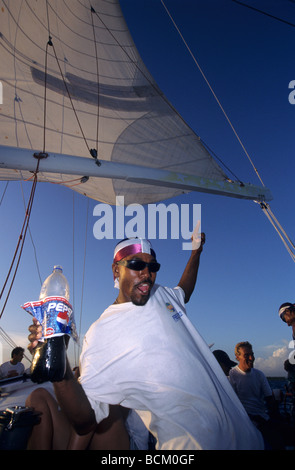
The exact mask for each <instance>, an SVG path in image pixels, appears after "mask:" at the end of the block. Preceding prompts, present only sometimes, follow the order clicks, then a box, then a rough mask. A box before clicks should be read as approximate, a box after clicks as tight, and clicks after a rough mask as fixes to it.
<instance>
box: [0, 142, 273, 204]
mask: <svg viewBox="0 0 295 470" xmlns="http://www.w3.org/2000/svg"><path fill="white" fill-rule="evenodd" d="M38 153H39V151H37V150H36V151H33V150H30V149H20V148H14V147H7V146H1V147H0V169H15V170H19V171H30V172H34V171H35V170H36V166H37V160H36V158H35V157H34V154H38ZM96 163H98V162H97V161H96V160H95V159H93V158H91V157H89V158H85V157H77V156H73V155H64V154H59V153H50V154H48V156H47V157H46V158H42V159H41V160H40V163H39V172H40V173H42V172H44V173H63V174H68V175H77V176H81V179H82V178H83V177H85V176H87V177H89V178H90V177H91V178H110V179H121V180H122V179H123V180H125V181H129V182H134V183H141V184H150V185H155V186H162V187H163V186H165V187H171V188H178V189H181V190H183V191H184V192H186V191H187V192H189V191H199V192H205V193H213V194H219V195H224V196H230V197H236V198H241V199H249V200H257V201H265V202H267V201H269V200H271V199H272V196H271V193H270V191H269V190H268V189H267V188H265V187H259V186H255V185H252V184H241V183H239V182H232V181H227V180H214V179H209V178H205V177H203V176H194V175H188V174H185V173H179V172H172V171H170V170H163V169H158V168H147V167H144V166H141V165H131V164H126V163H120V162H112V161H105V160H100V159H99V164H98V165H97V164H96ZM2 179H5V178H4V177H3V178H2Z"/></svg>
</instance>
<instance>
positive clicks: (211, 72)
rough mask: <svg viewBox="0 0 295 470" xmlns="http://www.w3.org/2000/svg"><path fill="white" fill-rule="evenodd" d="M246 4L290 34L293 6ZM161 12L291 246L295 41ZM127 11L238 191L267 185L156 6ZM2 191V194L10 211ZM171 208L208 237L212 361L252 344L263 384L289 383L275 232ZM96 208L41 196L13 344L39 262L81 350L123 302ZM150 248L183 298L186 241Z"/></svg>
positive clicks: (200, 298)
mask: <svg viewBox="0 0 295 470" xmlns="http://www.w3.org/2000/svg"><path fill="white" fill-rule="evenodd" d="M244 3H246V4H247V5H252V6H255V7H256V8H258V9H260V10H263V11H265V12H268V13H269V14H271V15H273V16H277V17H279V18H281V19H282V20H286V21H288V22H291V23H293V24H295V3H294V2H292V1H290V0H280V1H279V2H278V1H277V0H276V1H275V0H255V1H254V0H247V1H246V0H245V2H244ZM165 4H166V5H167V7H168V8H169V10H170V13H171V14H172V15H173V17H174V19H175V21H176V22H177V25H178V27H179V29H180V30H181V32H182V34H183V36H184V37H185V40H186V41H187V43H188V45H189V46H190V48H191V50H192V52H193V54H194V55H195V57H196V59H197V60H198V62H199V64H200V66H201V67H202V69H203V71H204V73H205V75H206V77H207V79H208V80H209V82H210V84H211V86H212V87H213V89H214V91H215V93H216V95H217V96H218V98H219V100H220V102H221V103H222V106H223V107H224V109H225V111H226V113H227V114H228V116H229V118H230V120H231V122H232V123H233V125H234V127H235V129H236V130H237V133H238V134H239V136H240V139H241V141H242V142H243V144H244V146H245V147H246V149H247V151H248V153H249V155H250V156H251V158H252V160H253V162H254V164H255V166H256V168H257V169H258V171H259V174H260V176H261V177H262V180H263V182H264V184H265V185H266V186H267V187H269V188H270V190H271V191H272V194H273V201H272V202H271V204H270V205H271V208H272V210H273V212H274V213H275V215H276V217H277V218H278V219H279V221H280V223H281V224H282V226H283V227H284V228H285V229H286V231H287V233H288V234H289V236H290V237H291V238H295V237H294V234H295V222H294V196H293V175H294V169H295V168H294V166H295V163H294V121H295V105H292V104H291V103H290V102H289V99H288V97H289V95H290V93H291V90H290V89H289V88H288V85H289V83H290V82H291V81H292V80H295V62H294V45H295V29H294V27H292V26H290V25H287V24H286V23H283V22H280V21H278V20H276V19H274V18H271V17H270V16H266V15H263V14H261V13H258V12H257V11H253V10H251V9H249V8H245V7H243V6H241V5H239V4H237V3H236V2H233V1H231V0H181V1H180V0H165ZM121 5H122V8H123V12H124V14H125V17H126V20H127V23H128V25H129V28H130V31H131V34H132V35H133V38H134V40H135V42H136V45H137V47H138V50H139V52H140V54H141V56H142V58H143V60H144V62H145V63H146V65H147V67H148V68H149V70H150V72H151V73H152V75H153V76H154V78H155V79H156V81H157V83H158V85H159V87H160V88H161V89H162V91H163V92H164V93H165V95H166V96H167V97H168V99H169V100H170V101H171V103H172V104H173V105H174V107H175V108H176V109H177V110H178V111H179V112H180V114H181V115H182V116H183V118H184V119H185V120H186V122H187V123H188V124H189V125H190V126H191V127H192V128H193V129H194V131H195V132H196V133H197V134H198V135H199V136H200V137H201V138H202V140H203V141H204V142H205V143H206V144H207V145H208V146H209V147H210V148H211V149H212V150H213V151H214V152H215V153H216V154H217V155H218V157H220V158H221V159H222V161H224V163H225V164H226V165H227V166H228V167H229V168H230V169H231V170H232V171H233V172H234V173H235V174H237V175H238V177H239V178H240V179H241V180H242V181H244V182H251V183H253V184H260V182H259V180H258V178H257V176H256V174H255V172H254V170H253V168H252V166H251V164H250V162H249V161H248V159H247V157H246V156H245V154H244V152H243V150H242V148H241V146H240V144H239V142H238V141H237V139H236V137H235V135H234V134H233V131H232V129H231V128H230V126H229V124H228V122H227V121H226V119H225V118H224V116H223V114H222V112H221V110H220V108H219V107H218V105H217V103H216V101H215V100H214V98H213V97H212V94H211V92H210V90H209V89H208V86H207V85H206V83H205V81H204V79H203V78H202V76H201V74H200V72H199V70H198V69H197V67H196V65H195V63H194V62H193V60H192V58H191V56H190V55H189V53H188V51H187V50H186V48H185V46H184V45H183V42H182V41H181V39H180V37H179V35H178V34H177V32H176V31H175V29H174V26H173V25H172V23H171V21H170V19H169V18H168V16H167V13H166V12H165V10H164V8H163V5H162V4H161V2H160V0H148V1H143V0H122V1H121ZM0 78H1V77H0ZM5 185H6V183H5V182H0V195H1V197H2V193H3V191H4V188H5ZM22 190H23V192H24V196H25V199H26V200H27V198H28V195H29V191H30V184H28V183H23V185H22V186H21V185H20V183H9V186H8V188H7V191H6V193H5V197H4V199H3V203H2V205H1V206H0V217H1V232H0V250H1V266H0V279H1V281H2V279H3V282H4V279H5V276H6V274H7V271H8V268H9V265H10V261H11V259H12V256H13V252H14V248H15V246H16V243H17V239H18V235H19V233H20V230H21V225H22V220H23V211H24V203H23V200H22ZM172 202H176V203H177V204H189V205H190V207H192V206H193V204H201V208H202V230H203V231H205V232H206V237H207V241H206V245H205V247H204V252H203V254H202V259H201V265H200V271H199V278H198V283H197V287H196V290H195V292H194V294H193V297H192V298H191V301H190V303H189V304H188V306H187V311H188V315H189V316H190V317H191V319H192V322H193V323H194V325H195V326H196V328H197V329H198V330H199V332H200V333H201V335H202V336H203V337H204V339H205V340H206V341H207V343H208V344H211V343H214V346H213V349H224V350H225V351H227V353H228V354H229V355H230V356H231V357H232V358H234V354H233V351H234V346H235V344H236V343H237V342H238V341H241V340H248V341H250V342H251V343H252V344H253V348H254V351H255V354H256V367H257V368H260V369H261V370H263V371H264V372H265V373H267V374H268V375H278V374H280V375H282V374H283V373H284V371H283V367H282V366H283V362H284V360H285V359H287V357H288V354H289V353H290V352H291V349H290V348H289V349H288V344H289V341H290V340H291V331H290V329H288V328H287V326H286V325H285V324H283V322H281V321H280V320H279V318H278V314H277V311H278V307H279V305H280V304H281V303H283V302H284V301H289V300H291V301H294V300H295V299H294V262H293V261H292V259H291V257H290V256H289V254H288V253H287V251H286V249H285V247H284V246H283V244H282V242H281V241H280V239H279V237H278V235H277V234H276V232H275V231H274V229H273V227H272V226H271V224H270V223H269V221H268V220H267V219H266V217H265V215H264V214H263V213H262V211H261V209H260V207H259V205H257V204H255V203H254V202H251V201H243V200H239V199H233V198H227V197H221V196H214V195H209V194H201V193H191V194H188V195H183V196H182V197H179V198H176V199H173V200H169V201H166V203H167V204H170V203H172ZM96 204H97V203H96V202H95V201H92V200H89V201H87V200H86V199H85V198H84V197H82V196H80V195H78V194H75V193H73V192H72V191H70V190H69V189H65V188H61V187H57V186H53V185H49V186H48V185H46V184H43V183H40V184H39V185H38V186H37V192H36V198H35V201H34V206H33V213H32V216H31V222H30V229H31V234H32V239H33V242H34V247H35V251H34V248H33V244H32V240H31V238H30V235H29V234H28V235H27V240H26V244H25V248H24V252H23V257H22V261H21V264H20V267H19V270H18V273H17V277H16V280H15V284H14V287H13V290H12V293H11V296H10V298H9V301H8V303H7V307H6V309H5V312H4V314H3V316H2V319H1V324H0V326H1V327H2V328H3V329H5V331H7V332H8V333H9V334H10V335H11V336H12V337H13V338H14V339H15V341H16V343H17V344H22V345H23V346H26V345H27V339H26V337H27V334H28V333H27V328H28V325H29V324H30V317H29V315H28V314H27V313H25V312H24V311H23V310H22V309H21V308H20V306H21V305H22V304H23V303H24V302H26V301H28V300H36V299H37V298H38V296H39V291H40V280H39V276H38V270H37V266H36V261H35V252H36V255H37V259H38V266H39V269H40V273H41V278H42V279H44V278H45V277H47V275H48V274H50V272H51V269H52V266H53V265H54V264H61V265H62V266H63V267H64V273H65V275H66V276H67V278H68V280H69V283H70V287H71V292H72V296H71V301H72V303H73V306H74V309H75V316H76V323H77V327H78V329H79V328H80V317H81V337H82V336H83V334H84V333H85V332H86V330H87V329H88V327H89V326H90V325H91V323H92V322H93V321H94V320H95V319H96V318H97V317H98V316H99V315H100V313H101V312H102V311H103V310H104V308H106V307H107V306H108V305H109V304H110V303H112V302H113V301H114V299H115V297H116V291H115V289H114V288H113V282H112V272H111V261H112V253H113V248H114V245H115V243H116V240H105V239H104V240H97V239H95V237H94V235H93V226H94V223H95V221H96V220H97V217H95V216H93V209H94V207H95V206H96ZM87 214H88V223H87V224H86V217H87ZM86 225H87V227H86ZM86 228H87V230H88V231H87V251H86V257H85V277H83V273H84V271H83V270H84V254H85V251H84V249H85V248H84V247H85V233H86ZM152 243H153V246H154V248H155V250H156V252H157V255H158V259H159V261H160V263H161V270H160V272H159V274H158V282H160V283H162V284H165V285H168V286H173V285H176V284H177V283H178V281H179V279H180V277H181V274H182V271H183V269H184V266H185V264H186V261H187V259H188V252H186V251H183V250H182V240H159V239H156V240H152ZM83 282H84V293H83V297H82V284H83ZM2 305H3V299H2V300H1V303H0V306H1V308H2ZM81 306H82V307H81ZM81 310H82V316H81ZM1 342H2V345H3V348H4V351H2V352H3V354H2V356H3V360H7V359H8V358H9V357H8V355H7V354H8V351H7V350H6V346H5V345H4V343H3V341H2V340H1Z"/></svg>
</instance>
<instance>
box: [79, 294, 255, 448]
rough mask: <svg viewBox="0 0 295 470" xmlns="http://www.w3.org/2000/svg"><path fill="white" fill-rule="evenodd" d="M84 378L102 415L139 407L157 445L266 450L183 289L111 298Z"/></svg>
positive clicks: (84, 360)
mask: <svg viewBox="0 0 295 470" xmlns="http://www.w3.org/2000/svg"><path fill="white" fill-rule="evenodd" d="M80 360H81V363H80V367H81V369H80V370H81V377H80V382H81V384H82V386H83V388H84V390H85V392H86V395H87V396H88V399H89V401H90V403H91V406H92V407H93V409H94V411H95V414H96V419H97V421H98V422H100V421H101V420H102V419H104V418H105V417H106V416H107V415H108V405H107V404H121V405H122V406H125V407H127V408H131V409H135V410H136V411H137V413H138V414H139V415H140V417H141V419H142V420H143V422H144V423H145V426H146V427H147V428H148V429H149V430H150V431H151V433H152V434H153V435H154V436H155V437H156V439H157V449H161V450H164V449H167V450H175V449H180V450H181V449H189V450H194V449H196V450H197V449H208V450H210V449H211V450H212V449H262V448H263V442H262V437H261V435H260V433H259V432H258V431H257V430H256V429H255V427H254V426H253V425H252V423H251V422H250V420H249V418H248V416H247V414H246V412H245V410H244V408H243V406H242V405H241V403H240V401H239V400H238V398H237V396H236V394H235V393H234V391H233V389H232V387H231V385H230V384H229V382H228V379H227V377H226V376H225V374H224V372H223V371H222V369H221V367H220V366H219V364H218V363H217V361H216V359H215V357H214V356H213V354H212V353H211V351H210V349H209V348H208V346H207V344H206V343H205V342H204V340H203V339H202V338H201V336H200V335H199V333H198V332H197V331H196V329H195V328H194V326H193V325H192V324H191V322H190V321H189V319H188V318H187V316H186V313H185V308H184V292H183V290H182V289H181V288H175V289H170V288H164V287H161V286H158V285H154V287H153V289H152V293H151V296H150V299H149V300H148V302H147V303H146V305H144V306H136V305H134V304H133V303H131V302H126V303H123V304H115V305H111V306H110V307H109V308H107V309H106V310H105V311H104V313H103V314H102V315H101V317H100V318H99V319H98V320H97V321H96V322H95V323H94V324H93V325H92V326H91V327H90V329H89V331H88V332H87V334H86V336H85V339H84V346H83V351H82V354H81V359H80Z"/></svg>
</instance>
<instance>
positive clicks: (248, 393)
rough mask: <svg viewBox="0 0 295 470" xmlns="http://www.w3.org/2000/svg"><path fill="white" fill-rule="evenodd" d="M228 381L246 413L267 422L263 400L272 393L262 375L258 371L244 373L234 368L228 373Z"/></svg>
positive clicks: (267, 417) (252, 370) (236, 367)
mask: <svg viewBox="0 0 295 470" xmlns="http://www.w3.org/2000/svg"><path fill="white" fill-rule="evenodd" d="M229 380H230V383H231V384H232V386H233V388H234V390H235V392H236V393H237V395H238V397H239V399H240V400H241V402H242V404H243V405H244V407H245V410H246V411H247V413H249V414H250V415H254V416H255V415H259V416H262V417H263V418H264V419H266V420H268V419H269V416H268V414H267V411H266V406H265V402H264V399H265V397H269V396H271V395H272V391H271V388H270V385H269V383H268V381H267V378H266V377H265V375H264V373H263V372H262V371H261V370H258V369H251V370H250V371H249V372H244V371H243V370H241V369H240V368H239V366H235V367H234V368H233V369H231V371H230V373H229Z"/></svg>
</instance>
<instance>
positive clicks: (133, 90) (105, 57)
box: [0, 0, 270, 204]
mask: <svg viewBox="0 0 295 470" xmlns="http://www.w3.org/2000/svg"><path fill="white" fill-rule="evenodd" d="M0 4H1V9H0V24H1V35H0V59H1V64H2V67H1V83H2V90H3V104H2V106H1V116H0V126H1V135H0V179H2V180H7V179H24V180H26V179H28V178H31V176H32V173H31V172H32V171H34V168H35V167H36V165H37V160H36V159H34V157H33V154H34V153H36V152H37V153H38V152H40V151H41V152H42V151H45V152H46V153H47V154H48V157H47V159H44V160H42V161H40V167H39V170H40V172H39V175H38V180H39V181H47V182H54V183H61V184H64V185H66V186H70V187H72V188H73V189H74V190H76V191H78V192H80V193H82V194H85V195H87V196H88V197H91V198H93V199H96V200H99V201H103V202H106V203H110V204H114V203H115V200H116V196H120V195H121V196H124V198H125V203H126V204H129V203H132V202H137V203H141V204H144V203H151V202H156V201H159V200H163V199H166V198H170V197H173V196H176V195H179V194H181V193H182V192H184V191H191V190H195V189H196V190H201V191H207V192H208V191H209V192H217V193H221V194H226V195H233V196H235V197H246V198H250V199H262V200H267V199H269V198H270V196H269V194H268V196H266V193H265V189H263V191H262V192H261V190H262V188H258V189H257V188H256V187H253V188H254V192H253V191H252V189H253V188H252V186H251V187H250V192H249V187H247V188H245V187H244V186H241V185H240V184H239V183H238V184H235V183H231V182H228V178H227V176H226V174H225V173H224V172H223V170H222V169H221V168H220V166H219V165H218V164H217V163H216V162H215V160H214V159H213V158H212V157H211V156H210V154H209V153H208V152H207V150H206V149H205V148H204V146H203V145H202V144H201V142H200V139H199V137H198V136H197V135H196V134H195V133H194V132H193V131H192V129H190V127H189V126H188V125H187V124H186V123H185V122H184V121H183V119H182V118H181V117H180V116H179V114H178V113H177V112H176V111H175V109H174V108H173V107H172V105H171V104H170V103H169V102H168V101H167V99H166V98H165V96H164V95H163V93H162V92H161V90H159V88H158V87H157V84H156V83H155V81H154V79H153V78H152V76H151V75H150V74H149V72H148V70H147V69H146V67H145V65H144V64H143V62H142V60H141V58H140V56H139V53H138V51H137V50H136V48H135V45H134V43H133V40H132V38H131V36H130V33H129V31H128V28H127V26H126V23H125V20H124V18H123V16H122V12H121V9H120V6H119V3H118V1H117V0H112V1H109V0H108V1H105V0H95V1H93V2H92V7H91V6H90V3H89V1H88V0H79V1H78V0H64V1H62V2H61V1H59V0H49V1H36V0H26V1H25V2H24V1H22V0H13V1H8V0H1V2H0ZM48 42H49V44H48ZM3 64H5V65H3ZM45 94H46V98H45ZM16 149H21V150H18V152H15V150H16ZM22 149H25V150H29V153H28V152H24V153H23V152H22ZM90 149H95V150H97V158H98V160H97V161H96V160H95V159H94V158H93V157H92V156H91V155H90ZM13 155H14V156H16V155H18V163H13V159H12V156H13ZM63 156H64V157H63ZM53 157H55V158H54V162H55V163H56V164H57V163H58V164H57V165H56V166H55V168H53V166H54V165H55V163H53V162H49V160H50V159H52V158H53ZM72 157H77V160H76V159H74V160H73V158H72ZM81 159H82V160H81ZM85 159H87V165H86V166H85V167H84V164H83V163H84V162H85V163H86V160H85ZM76 162H77V165H76ZM98 162H101V165H100V166H98V165H97V164H96V163H98ZM20 163H22V164H20ZM59 163H60V164H61V165H59ZM110 164H111V165H110ZM48 165H49V166H48ZM125 165H126V166H125ZM134 166H135V167H134ZM74 168H75V170H74ZM76 168H77V170H76ZM146 168H147V169H149V170H150V169H153V170H159V173H155V171H154V172H153V174H152V175H151V174H150V175H148V171H147V174H146V173H145V170H146ZM67 169H68V171H67ZM113 169H115V172H114V173H112V171H113ZM155 184H156V185H157V186H156V188H155V186H154V185H155ZM261 194H262V196H261Z"/></svg>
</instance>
